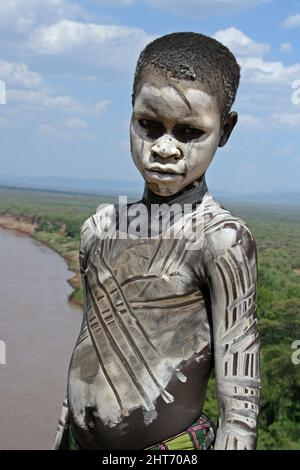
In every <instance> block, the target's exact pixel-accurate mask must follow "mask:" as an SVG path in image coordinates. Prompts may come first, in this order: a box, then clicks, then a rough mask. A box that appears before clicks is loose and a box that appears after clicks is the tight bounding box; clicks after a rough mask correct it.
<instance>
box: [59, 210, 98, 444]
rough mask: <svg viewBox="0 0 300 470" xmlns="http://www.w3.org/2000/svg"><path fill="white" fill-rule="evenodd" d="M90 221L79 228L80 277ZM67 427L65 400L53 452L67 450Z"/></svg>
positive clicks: (89, 233)
mask: <svg viewBox="0 0 300 470" xmlns="http://www.w3.org/2000/svg"><path fill="white" fill-rule="evenodd" d="M91 227H92V226H91V221H90V219H87V220H86V221H85V222H84V224H83V225H82V228H81V233H80V248H79V265H80V272H81V274H82V277H84V273H85V269H86V257H87V246H88V244H89V242H90V240H91V238H92V235H93V234H94V232H93V230H92V228H91ZM82 286H83V296H84V302H85V295H86V293H85V288H84V282H82ZM68 426H69V407H68V399H67V397H66V398H65V400H64V402H63V405H62V408H61V413H60V417H59V421H58V425H57V428H56V434H55V438H54V445H53V450H66V449H67V448H68Z"/></svg>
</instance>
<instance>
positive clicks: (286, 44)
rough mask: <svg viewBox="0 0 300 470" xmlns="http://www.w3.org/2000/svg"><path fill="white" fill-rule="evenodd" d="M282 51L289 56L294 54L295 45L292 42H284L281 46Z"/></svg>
mask: <svg viewBox="0 0 300 470" xmlns="http://www.w3.org/2000/svg"><path fill="white" fill-rule="evenodd" d="M280 50H281V51H282V52H286V53H287V54H289V53H291V52H293V45H292V44H291V43H290V42H282V43H281V44H280Z"/></svg>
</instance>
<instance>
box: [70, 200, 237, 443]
mask: <svg viewBox="0 0 300 470" xmlns="http://www.w3.org/2000/svg"><path fill="white" fill-rule="evenodd" d="M201 206H202V208H201V211H202V214H203V217H204V219H203V221H204V227H203V228H204V232H206V231H211V230H213V229H214V227H219V226H220V224H222V221H224V220H226V219H228V218H230V217H232V216H230V214H229V213H228V212H227V211H225V210H224V209H222V208H220V206H219V205H218V204H217V203H216V202H215V201H214V200H213V199H212V197H211V196H210V195H208V194H206V195H205V196H204V198H203V201H202V203H201ZM185 243H186V240H184V239H182V238H181V239H180V238H177V239H162V238H158V239H151V238H150V239H149V238H148V239H135V240H132V239H126V240H118V239H112V238H109V237H106V238H103V239H100V238H97V237H95V238H94V241H93V243H92V245H91V246H90V249H89V254H88V258H87V265H86V268H87V269H86V273H85V276H84V279H85V289H86V305H85V319H84V322H83V325H82V330H81V333H80V336H79V338H78V341H77V344H76V347H75V350H74V353H73V356H72V360H71V365H70V371H69V383H68V401H69V408H70V416H71V420H72V424H73V427H74V430H75V433H76V436H77V438H78V440H79V442H80V444H81V446H82V447H84V448H98V449H101V448H103V449H108V448H109V449H118V448H119V449H126V448H128V449H130V448H135V449H137V448H141V449H143V448H146V447H148V446H150V445H152V444H155V443H156V442H159V441H161V440H163V439H166V438H169V437H171V436H173V435H175V434H177V433H179V432H181V431H183V430H184V429H185V428H187V427H188V426H189V425H190V424H191V423H193V422H194V421H195V420H196V419H197V417H198V416H199V415H200V413H201V411H202V407H203V404H204V400H205V394H206V387H207V382H208V378H209V375H210V372H211V369H212V356H211V353H212V340H211V334H212V326H211V317H210V314H211V312H210V304H209V293H208V287H207V284H206V280H205V276H204V273H203V270H202V268H203V249H202V247H201V246H200V247H199V248H198V249H196V250H193V249H189V250H186V249H185Z"/></svg>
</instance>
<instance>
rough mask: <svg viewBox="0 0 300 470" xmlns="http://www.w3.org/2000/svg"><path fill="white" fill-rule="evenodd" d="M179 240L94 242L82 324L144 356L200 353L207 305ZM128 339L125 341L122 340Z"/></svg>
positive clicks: (188, 257)
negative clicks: (133, 345)
mask: <svg viewBox="0 0 300 470" xmlns="http://www.w3.org/2000/svg"><path fill="white" fill-rule="evenodd" d="M192 258H195V253H189V252H188V251H187V250H184V247H183V244H182V240H176V239H175V240H162V239H145V240H142V239H136V240H128V239H127V240H112V239H104V240H100V241H98V242H97V243H96V244H95V245H94V247H93V249H92V250H91V253H90V256H89V261H88V273H87V285H88V295H87V298H88V305H87V320H88V321H89V323H90V325H91V328H95V333H97V331H98V332H100V331H101V332H103V331H106V332H107V334H110V333H111V334H112V335H113V336H117V337H118V341H119V342H122V341H123V340H124V341H126V342H127V340H128V338H127V337H128V336H129V337H130V338H131V339H133V340H134V343H136V344H138V345H139V347H142V348H144V347H145V350H148V346H147V344H148V345H149V343H151V344H153V345H154V346H155V348H157V349H158V350H161V351H164V352H168V353H169V354H170V355H176V356H177V355H178V356H182V357H185V356H186V354H187V355H188V356H190V355H191V354H193V353H195V351H197V350H198V351H200V350H201V343H203V341H204V342H205V343H206V341H207V339H208V335H209V331H208V329H209V325H208V312H207V311H206V304H207V299H205V298H204V295H203V292H202V291H201V289H200V287H199V281H198V280H197V279H196V277H195V275H194V274H193V270H192ZM126 338H127V339H126Z"/></svg>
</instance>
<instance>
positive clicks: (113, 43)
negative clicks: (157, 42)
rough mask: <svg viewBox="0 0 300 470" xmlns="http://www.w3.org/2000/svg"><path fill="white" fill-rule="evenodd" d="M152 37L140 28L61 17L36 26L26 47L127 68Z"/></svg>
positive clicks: (39, 51)
mask: <svg viewBox="0 0 300 470" xmlns="http://www.w3.org/2000/svg"><path fill="white" fill-rule="evenodd" d="M151 39H152V37H151V36H149V35H147V33H145V32H144V31H143V30H142V29H139V28H132V27H127V26H116V25H100V24H95V23H83V22H79V21H70V20H61V21H59V22H57V23H55V24H52V25H50V26H41V27H38V28H37V29H36V30H35V31H34V32H33V33H32V34H31V35H30V38H29V42H28V47H29V48H30V49H31V50H32V51H33V52H34V53H35V54H41V55H61V56H62V55H63V56H69V57H72V58H73V59H74V60H80V61H81V62H86V61H87V62H89V64H93V65H94V66H97V67H104V68H105V67H109V66H114V67H117V68H121V69H122V68H123V69H126V70H127V69H128V67H130V66H131V65H132V64H133V63H134V61H135V60H136V58H137V55H138V52H139V51H140V50H141V49H142V48H143V47H144V46H145V45H146V44H147V43H148V42H149V41H150V40H151Z"/></svg>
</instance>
